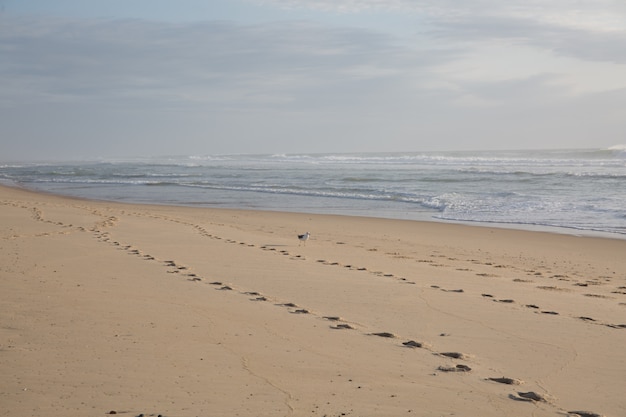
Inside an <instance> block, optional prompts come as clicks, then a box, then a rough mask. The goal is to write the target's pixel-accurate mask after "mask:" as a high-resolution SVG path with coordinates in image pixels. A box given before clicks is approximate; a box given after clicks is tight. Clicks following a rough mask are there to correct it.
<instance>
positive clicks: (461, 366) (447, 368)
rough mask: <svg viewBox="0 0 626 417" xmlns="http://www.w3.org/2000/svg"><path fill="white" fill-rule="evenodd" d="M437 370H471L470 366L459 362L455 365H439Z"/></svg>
mask: <svg viewBox="0 0 626 417" xmlns="http://www.w3.org/2000/svg"><path fill="white" fill-rule="evenodd" d="M437 370H439V371H441V372H469V371H471V370H472V368H470V367H469V366H467V365H461V364H459V365H456V366H440V367H438V368H437Z"/></svg>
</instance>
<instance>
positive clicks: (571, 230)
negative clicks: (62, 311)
mask: <svg viewBox="0 0 626 417" xmlns="http://www.w3.org/2000/svg"><path fill="white" fill-rule="evenodd" d="M0 187H8V188H16V189H19V190H24V191H29V192H32V193H41V194H45V195H50V196H57V197H60V198H69V199H79V200H84V201H98V202H103V203H106V202H110V203H118V204H130V205H133V204H135V205H142V206H157V207H158V206H165V207H189V208H201V209H208V210H213V209H215V210H242V211H253V212H254V211H260V212H269V213H277V214H280V213H299V214H304V215H306V214H311V215H320V216H327V215H330V216H345V217H362V218H371V219H383V220H399V221H409V222H411V221H412V222H426V223H431V222H432V223H438V224H452V225H455V224H456V225H465V226H473V227H484V228H495V229H505V230H520V231H528V232H539V233H552V234H560V235H568V236H578V237H595V238H605V239H618V240H626V233H623V234H622V233H617V232H606V231H600V230H592V229H579V228H575V227H565V226H549V225H541V224H528V223H498V222H481V221H468V220H465V221H464V220H451V219H444V218H438V217H436V216H434V215H431V216H423V217H422V216H416V217H414V218H413V217H411V216H393V215H390V216H384V215H380V216H375V215H374V216H373V215H366V214H362V213H359V212H356V211H353V210H348V209H345V210H343V212H341V213H335V212H322V211H304V210H295V211H289V210H287V211H285V210H281V209H272V208H267V209H262V208H252V207H216V206H215V205H212V204H211V203H197V204H183V203H165V202H141V201H119V200H109V199H97V198H91V197H80V196H73V195H69V194H59V193H55V192H53V191H45V190H38V189H35V188H30V187H27V186H24V185H23V184H21V183H11V184H7V183H2V182H0Z"/></svg>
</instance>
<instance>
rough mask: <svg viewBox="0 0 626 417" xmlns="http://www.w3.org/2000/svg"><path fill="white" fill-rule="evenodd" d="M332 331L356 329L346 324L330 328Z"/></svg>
mask: <svg viewBox="0 0 626 417" xmlns="http://www.w3.org/2000/svg"><path fill="white" fill-rule="evenodd" d="M330 328H331V329H335V330H342V329H354V327H352V326H350V325H349V324H345V323H341V324H338V325H336V326H330Z"/></svg>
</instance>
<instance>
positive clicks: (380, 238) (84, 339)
mask: <svg viewBox="0 0 626 417" xmlns="http://www.w3.org/2000/svg"><path fill="white" fill-rule="evenodd" d="M307 230H308V231H310V232H311V239H310V240H309V241H308V242H306V244H304V243H301V242H300V241H298V239H297V237H296V236H297V234H299V233H304V232H305V231H307ZM625 327H626V240H619V239H602V238H592V237H577V236H567V235H557V234H550V233H540V232H525V231H512V230H505V229H492V228H485V227H471V226H463V225H449V224H442V223H429V222H425V223H421V222H413V221H398V220H382V219H371V218H359V217H342V216H319V215H307V214H291V213H269V212H252V211H237V210H213V209H204V208H185V207H167V206H143V205H124V204H117V203H110V202H97V201H83V200H77V199H69V198H61V197H56V196H50V195H44V194H37V193H31V192H28V191H23V190H19V189H13V188H6V187H0V375H1V378H0V415H2V416H103V415H106V414H109V413H115V414H121V415H127V416H138V415H140V414H144V415H145V416H148V415H155V416H156V415H158V414H161V415H163V416H168V417H177V416H180V417H187V416H207V417H208V416H342V415H345V416H482V417H489V416H498V417H501V416H531V415H532V416H536V417H541V416H565V415H568V413H569V414H571V415H578V416H593V415H604V416H608V417H622V416H625V415H626V395H624V393H625V392H626V391H625V389H626V349H625V347H626V328H625ZM576 411H577V412H578V414H573V412H576Z"/></svg>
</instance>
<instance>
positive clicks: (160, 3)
mask: <svg viewBox="0 0 626 417" xmlns="http://www.w3.org/2000/svg"><path fill="white" fill-rule="evenodd" d="M624 143H626V1H624V0H550V1H545V0H508V1H502V0H438V1H431V0H344V1H340V0H177V1H172V0H107V1H95V0H93V1H88V0H54V1H50V0H0V160H4V161H7V160H40V159H79V158H97V157H121V156H138V155H145V156H148V155H168V154H176V155H182V154H185V155H205V154H220V153H304V152H356V151H360V152H367V151H376V152H378V151H431V150H473V149H477V150H489V149H528V148H604V147H610V146H613V145H617V144H624Z"/></svg>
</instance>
